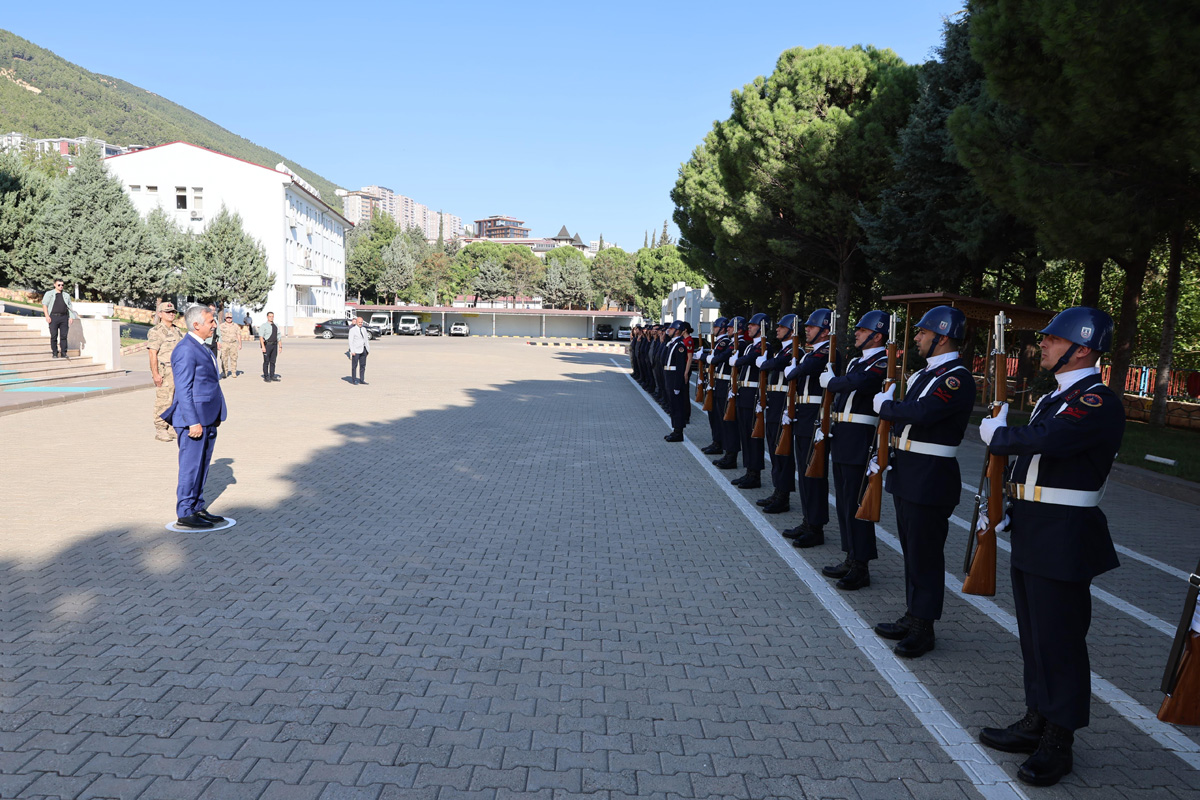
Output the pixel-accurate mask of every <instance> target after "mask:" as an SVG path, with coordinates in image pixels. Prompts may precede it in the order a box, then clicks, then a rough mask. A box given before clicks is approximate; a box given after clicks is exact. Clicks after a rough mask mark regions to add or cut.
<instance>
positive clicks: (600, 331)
mask: <svg viewBox="0 0 1200 800" xmlns="http://www.w3.org/2000/svg"><path fill="white" fill-rule="evenodd" d="M592 338H594V339H607V340H608V341H613V340H614V339H616V338H617V334H616V333H614V332H613V326H612V325H609V324H608V323H606V322H602V323H600V324H599V325H597V326H596V335H595V336H594V337H592Z"/></svg>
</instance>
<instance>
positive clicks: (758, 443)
mask: <svg viewBox="0 0 1200 800" xmlns="http://www.w3.org/2000/svg"><path fill="white" fill-rule="evenodd" d="M754 416H755V414H754V406H742V405H739V406H738V407H737V426H738V436H739V437H740V438H741V440H742V466H744V467H745V468H746V469H747V470H748V471H750V472H761V471H762V469H763V467H764V466H765V464H766V462H765V461H764V459H763V452H764V450H765V448H764V447H763V440H762V439H755V438H754V437H753V436H751V435H750V434H751V433H753V432H754Z"/></svg>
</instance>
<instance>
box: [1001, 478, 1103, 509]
mask: <svg viewBox="0 0 1200 800" xmlns="http://www.w3.org/2000/svg"><path fill="white" fill-rule="evenodd" d="M1005 489H1006V490H1007V492H1008V496H1009V497H1010V498H1012V499H1013V500H1028V501H1029V502H1031V503H1050V504H1052V505H1056V506H1075V507H1076V508H1095V507H1096V506H1098V505H1100V498H1101V497H1103V496H1104V490H1103V489H1101V490H1099V491H1095V492H1087V491H1083V490H1080V489H1054V488H1052V487H1050V486H1032V485H1030V484H1028V483H1009V484H1006V485H1005Z"/></svg>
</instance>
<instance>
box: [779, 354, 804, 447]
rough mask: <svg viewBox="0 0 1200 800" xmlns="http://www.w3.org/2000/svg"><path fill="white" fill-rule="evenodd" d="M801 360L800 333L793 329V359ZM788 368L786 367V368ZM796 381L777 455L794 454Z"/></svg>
mask: <svg viewBox="0 0 1200 800" xmlns="http://www.w3.org/2000/svg"><path fill="white" fill-rule="evenodd" d="M799 360H800V333H799V331H792V361H796V362H799ZM785 369H786V368H785ZM797 382H798V381H796V380H795V379H794V378H793V379H792V382H791V384H790V385H789V386H788V397H787V422H785V423H783V426H782V427H781V428H780V429H779V444H777V445H776V446H775V455H777V456H790V455H791V454H792V418H793V417H795V416H796V384H797Z"/></svg>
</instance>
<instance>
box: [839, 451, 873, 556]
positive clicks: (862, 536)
mask: <svg viewBox="0 0 1200 800" xmlns="http://www.w3.org/2000/svg"><path fill="white" fill-rule="evenodd" d="M866 474H867V465H866V464H862V465H859V464H838V463H837V462H836V461H835V462H834V464H833V496H834V498H835V499H836V500H837V518H838V528H839V529H841V533H842V549H843V550H845V551H846V555H847V557H849V558H851V559H853V560H854V561H873V560H875V559H876V558H878V557H879V552H878V551H877V550H876V549H875V523H873V522H866V521H865V520H861V519H855V518H854V515H855V514H857V513H858V493H859V491H860V490H861V489H862V482H863V476H864V475H866Z"/></svg>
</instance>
